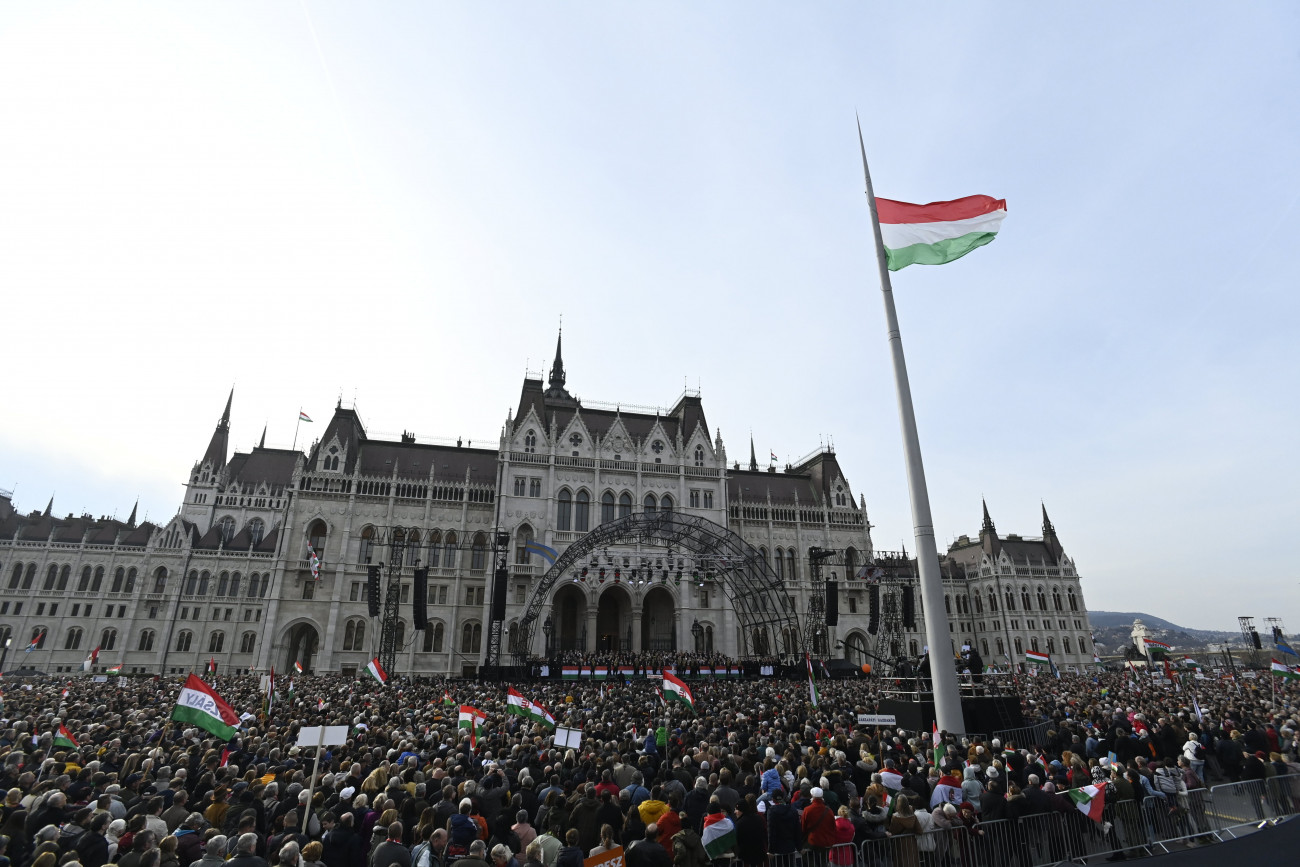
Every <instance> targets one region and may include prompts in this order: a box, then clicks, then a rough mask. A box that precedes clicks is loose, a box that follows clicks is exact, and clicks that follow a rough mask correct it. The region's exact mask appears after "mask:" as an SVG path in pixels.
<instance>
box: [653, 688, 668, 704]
mask: <svg viewBox="0 0 1300 867" xmlns="http://www.w3.org/2000/svg"><path fill="white" fill-rule="evenodd" d="M655 695H657V696H659V703H660V704H661V705H663V706H664V707H668V699H666V698H664V691H663V690H662V689H660V688H659V687H657V686H656V687H655Z"/></svg>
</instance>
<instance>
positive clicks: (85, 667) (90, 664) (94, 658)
mask: <svg viewBox="0 0 1300 867" xmlns="http://www.w3.org/2000/svg"><path fill="white" fill-rule="evenodd" d="M98 661H99V648H98V647H96V648H95V649H94V650H92V651H90V656H87V657H86V661H85V662H83V663H81V670H82V671H90V669H92V668H94V666H95V663H96V662H98Z"/></svg>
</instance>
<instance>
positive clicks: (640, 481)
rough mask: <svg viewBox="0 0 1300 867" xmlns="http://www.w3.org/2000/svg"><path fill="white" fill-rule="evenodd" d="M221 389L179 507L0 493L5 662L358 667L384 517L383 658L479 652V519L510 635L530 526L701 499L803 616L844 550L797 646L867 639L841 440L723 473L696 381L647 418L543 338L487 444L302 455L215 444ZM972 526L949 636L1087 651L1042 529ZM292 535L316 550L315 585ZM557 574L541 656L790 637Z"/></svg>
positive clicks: (340, 416)
mask: <svg viewBox="0 0 1300 867" xmlns="http://www.w3.org/2000/svg"><path fill="white" fill-rule="evenodd" d="M232 398H233V395H232ZM231 403H232V402H231V401H230V400H228V401H227V404H226V408H225V412H224V413H223V415H222V417H221V420H220V422H219V423H218V425H217V428H216V430H215V431H214V434H213V437H212V440H211V442H210V443H209V446H208V449H207V450H206V452H205V453H204V456H203V457H202V458H201V459H200V460H199V461H198V462H197V463H196V464H195V466H194V467H193V469H192V470H191V472H190V475H189V479H188V481H187V484H186V491H185V496H184V500H183V502H182V503H181V506H180V509H179V511H178V513H177V515H176V516H175V517H174V518H172V519H171V520H170V521H168V522H166V523H164V524H160V525H155V524H150V523H147V522H146V523H141V524H137V523H136V520H135V514H134V511H133V512H132V515H131V517H130V518H129V519H128V520H127V521H124V522H123V521H116V520H112V519H108V518H101V519H98V520H95V519H94V518H92V517H91V516H88V515H84V516H81V517H76V516H72V515H69V516H68V517H66V518H56V517H54V516H53V515H52V514H51V512H52V508H47V509H46V510H45V512H44V513H39V512H33V513H31V514H28V515H20V514H18V513H16V512H15V511H14V509H13V507H12V503H11V501H10V498H8V497H6V496H4V495H3V492H0V643H2V639H3V638H4V637H12V638H13V643H12V646H11V647H10V658H9V660H8V662H7V663H6V667H8V668H11V669H12V668H14V667H17V666H18V665H24V664H26V665H31V666H32V667H36V668H39V669H42V670H46V671H50V672H64V671H67V672H72V671H80V670H81V663H82V661H83V660H84V659H85V658H86V656H87V654H88V653H89V651H90V650H91V649H93V648H95V647H99V648H100V655H99V659H98V664H97V668H98V670H104V669H106V668H107V667H109V666H114V665H117V664H119V663H120V664H122V666H123V671H126V672H164V673H168V674H179V673H183V672H187V671H190V670H201V669H202V668H203V667H204V666H205V665H206V664H207V663H208V662H209V661H210V660H212V661H215V662H216V664H217V666H218V668H219V670H223V671H224V670H231V669H250V668H251V669H257V670H265V669H268V668H270V667H272V666H274V667H275V668H276V669H277V670H279V671H286V670H289V669H291V668H292V667H293V664H294V663H295V662H298V663H301V664H302V665H303V666H304V668H307V669H310V670H316V671H338V670H344V671H348V670H359V669H361V668H362V667H364V665H365V663H366V662H367V661H369V660H370V659H371V658H372V657H373V656H375V655H376V653H377V648H378V639H379V635H378V623H377V621H376V620H375V619H372V618H370V617H368V616H367V607H366V576H367V572H366V570H367V567H368V566H369V565H373V564H378V563H380V562H381V561H383V560H384V559H385V554H386V552H387V550H388V549H387V548H386V547H385V546H384V545H383V542H384V540H385V534H386V533H387V532H388V531H389V528H394V527H401V528H403V532H404V533H405V534H406V537H407V539H406V541H407V542H408V545H407V548H406V555H405V557H406V561H407V562H405V563H404V564H403V571H402V575H403V579H402V580H403V585H402V591H401V592H402V622H401V626H400V631H399V641H398V646H399V651H398V655H397V673H425V672H429V673H453V674H464V673H472V672H473V671H474V670H475V669H476V668H477V667H478V666H479V665H480V664H481V662H482V660H483V655H484V653H485V649H486V646H487V630H488V619H489V606H490V603H491V599H490V596H491V592H492V589H491V584H492V582H491V580H490V578H491V576H492V572H493V567H494V563H493V557H494V553H493V538H494V530H495V529H499V531H500V532H501V533H503V534H506V535H508V538H509V544H508V545H507V546H506V549H505V551H504V552H503V553H502V555H501V556H503V558H504V560H505V562H506V566H507V568H508V572H509V578H508V581H507V590H506V593H507V598H506V624H507V625H506V632H505V638H504V640H503V651H508V650H509V648H510V646H511V642H512V641H513V640H514V637H515V636H517V632H516V631H515V624H516V622H517V621H518V619H519V617H521V616H522V614H523V612H524V610H525V608H526V607H527V603H528V601H529V599H530V596H531V594H532V593H533V592H534V589H535V587H536V582H537V579H538V578H539V577H540V576H541V575H542V574H543V573H544V572H545V571H546V568H547V566H546V563H545V561H543V560H542V559H541V558H540V557H539V556H538V555H536V554H532V553H529V552H528V550H527V549H526V546H527V544H528V542H529V540H537V541H539V542H542V543H544V544H545V545H547V546H550V547H551V548H554V549H556V550H559V551H563V550H564V549H565V548H566V547H567V546H568V545H570V544H572V543H573V542H575V541H576V540H577V539H578V538H580V537H581V536H582V534H584V533H585V532H587V531H589V530H591V529H593V528H594V527H596V526H597V525H599V524H601V523H604V522H606V521H609V520H613V519H615V518H618V517H621V516H622V515H625V514H628V513H629V512H631V511H640V510H652V509H653V510H662V509H674V510H681V511H683V512H687V513H690V514H694V515H699V516H702V517H705V518H707V519H709V520H711V521H713V522H715V523H717V524H720V525H723V526H726V527H727V528H729V529H730V530H731V531H733V532H734V533H736V534H738V535H739V536H741V537H742V538H743V539H744V540H745V541H746V542H748V543H750V544H751V545H753V546H754V547H755V548H757V549H758V550H759V551H760V552H761V554H762V555H763V556H764V557H765V558H766V559H767V560H768V562H769V563H770V564H771V566H772V568H773V570H774V571H775V572H776V574H777V575H778V576H779V577H780V578H782V580H783V581H784V582H785V585H786V592H787V594H788V595H789V596H790V597H791V599H792V600H793V602H794V605H795V607H796V610H797V611H798V612H799V615H800V617H801V618H803V617H804V615H805V614H806V613H807V612H808V610H809V607H810V604H811V598H812V596H813V595H814V588H813V586H812V581H811V573H810V568H809V561H808V550H809V548H810V547H814V546H816V547H821V548H830V549H835V550H837V551H840V552H843V554H842V556H841V558H840V559H839V560H838V562H839V563H840V564H841V565H839V566H831V567H826V568H825V569H824V571H823V575H822V577H823V578H829V579H837V580H838V581H839V586H840V588H841V594H840V600H841V601H840V621H839V625H838V626H837V627H835V628H832V629H831V630H829V633H828V634H827V635H826V636H825V638H824V639H819V643H821V644H822V646H821V647H818V648H814V649H815V650H818V651H820V652H822V653H825V654H828V655H833V656H841V655H842V656H846V657H849V658H853V659H854V661H865V658H863V659H858V658H857V657H858V656H859V655H860V654H859V650H858V649H859V648H862V647H869V646H872V644H871V642H869V641H868V640H867V637H868V628H867V626H868V611H867V591H866V588H867V584H866V582H865V581H863V580H861V579H860V578H859V575H861V574H862V573H863V572H864V571H865V570H864V568H863V567H865V566H866V565H868V564H870V563H871V560H872V557H873V548H872V542H871V527H870V523H869V521H868V520H867V513H866V508H865V500H864V498H862V497H860V496H859V497H857V498H856V499H855V496H854V494H853V492H852V489H851V488H850V486H849V483H848V481H847V479H845V477H844V474H843V472H842V471H841V470H840V467H839V463H838V461H837V459H836V456H835V452H834V450H833V449H831V448H819V449H817V450H816V451H814V452H813V453H812V454H810V455H809V456H807V457H806V458H804V459H802V460H800V461H798V462H796V463H794V464H790V465H787V466H785V467H784V468H782V469H779V470H778V469H777V468H776V467H775V466H774V465H773V466H760V464H759V462H758V461H757V459H756V456H755V454H754V450H753V443H752V442H751V443H750V459H749V461H748V465H747V466H745V467H742V466H741V464H740V462H738V461H733V462H731V465H730V466H728V458H727V452H726V448H725V446H724V444H723V440H722V436H721V432H720V431H712V432H711V431H710V428H709V426H708V424H707V422H706V420H705V415H704V409H703V404H702V401H701V399H700V396H699V395H698V394H697V393H693V392H689V391H688V392H686V393H684V394H683V395H682V396H681V397H680V398H679V399H678V400H677V401H676V402H675V403H674V404H673V405H672V406H671V407H669V408H665V409H662V410H649V411H646V410H643V409H640V408H633V407H619V406H603V405H597V404H592V403H583V402H581V401H579V400H578V399H576V398H574V397H573V396H571V395H570V394H569V393H568V391H567V390H566V388H565V372H564V367H563V363H562V360H561V355H560V347H559V346H558V345H557V348H556V359H555V365H554V366H553V368H552V370H551V374H550V378H549V381H548V382H547V383H546V384H543V382H542V380H541V379H540V378H537V379H534V378H525V380H524V383H523V388H522V391H521V394H520V400H519V404H518V406H517V407H516V409H515V410H514V411H513V412H511V413H510V414H509V416H508V417H507V419H506V422H505V424H504V425H503V427H502V432H501V437H500V441H499V442H498V443H497V444H496V447H495V448H491V449H485V448H471V447H469V446H462V445H461V444H460V443H457V444H456V445H433V444H428V443H420V442H417V441H416V438H415V437H414V436H413V435H409V434H404V435H403V436H402V438H401V439H400V440H399V441H396V442H393V441H382V440H374V439H370V438H369V437H368V436H367V435H366V431H365V427H364V425H363V423H362V421H361V418H360V417H359V416H358V414H357V413H356V412H355V410H353V409H346V408H344V407H342V406H341V405H340V406H338V407H336V409H335V411H334V415H333V417H332V418H331V419H330V420H329V422H328V423H327V424H326V425H325V428H324V432H323V434H322V435H321V437H320V439H319V440H318V441H317V442H316V443H314V444H313V445H312V447H311V448H310V449H309V450H308V451H306V452H305V453H304V452H298V451H291V450H283V449H268V448H265V447H264V446H258V447H257V448H255V449H253V450H252V451H251V452H249V453H246V454H245V453H236V454H234V455H233V456H228V434H229V428H230V413H231ZM772 463H773V464H774V463H775V461H773V462H772ZM1044 520H1045V522H1046V517H1044ZM986 525H987V526H986V531H987V532H984V531H982V532H981V535H980V541H979V542H978V543H977V542H971V541H970V540H968V539H966V537H962V540H959V542H958V543H956V544H954V546H953V547H952V548H951V549H950V550H949V552H948V555H947V557H946V558H945V561H944V572H945V581H946V586H947V588H948V589H949V591H950V592H949V594H948V595H949V600H950V602H949V604H950V605H952V606H953V608H952V611H953V614H952V630H953V646H954V649H955V648H957V647H959V646H960V644H962V643H970V642H979V643H981V644H983V643H985V642H987V644H988V647H987V651H986V653H985V658H986V660H987V661H989V662H991V663H992V662H995V661H998V660H999V659H1000V657H999V656H998V652H997V651H998V644H997V642H1004V646H1005V647H1010V648H1014V647H1015V642H1016V641H1019V642H1021V643H1022V644H1023V646H1024V647H1032V646H1033V643H1034V642H1036V641H1037V642H1040V644H1039V647H1040V648H1041V649H1048V648H1049V647H1056V650H1055V651H1054V656H1055V657H1056V658H1059V659H1061V660H1062V662H1063V663H1066V664H1069V663H1081V662H1090V661H1091V658H1092V657H1091V646H1090V645H1088V646H1087V647H1085V646H1084V644H1083V639H1084V637H1086V636H1087V635H1088V634H1089V630H1088V624H1087V612H1086V610H1085V609H1084V607H1083V597H1082V592H1081V591H1080V589H1079V583H1078V576H1077V574H1076V573H1075V571H1074V564H1073V562H1072V561H1070V560H1069V558H1067V557H1065V556H1064V554H1063V552H1062V551H1061V550H1060V545H1059V542H1057V541H1056V537H1055V532H1054V530H1053V531H1051V532H1050V533H1047V532H1046V531H1045V536H1044V539H1043V540H1041V541H1033V542H1031V541H1027V540H1022V539H1019V538H1017V537H1015V536H1008V537H1006V538H1005V539H999V538H998V537H997V536H996V533H994V532H993V531H992V525H991V522H988V521H986ZM1045 527H1046V528H1050V524H1046V523H1045ZM309 546H310V549H311V550H314V551H315V552H316V553H317V554H318V555H319V556H320V558H321V561H322V566H321V569H320V578H319V580H315V579H313V577H312V574H311V564H310V561H309V554H308V550H309ZM664 553H665V552H662V551H659V552H653V551H642V550H639V549H637V548H636V547H635V546H628V547H626V548H625V549H618V550H610V551H605V552H602V556H603V557H604V558H605V559H606V560H608V562H609V563H610V564H611V570H612V568H613V564H623V565H625V566H626V567H632V568H635V564H637V563H642V564H648V563H650V562H652V561H653V560H654V559H655V558H662V556H663V554H664ZM681 553H682V554H683V555H684V556H685V557H689V552H681ZM417 560H418V561H419V563H420V565H422V566H425V567H427V568H428V569H429V579H428V605H427V615H428V619H429V628H428V629H427V630H424V631H423V632H416V631H415V630H413V629H412V626H411V624H412V620H411V611H412V609H411V586H410V582H411V577H412V571H413V569H414V568H415V564H416V561H417ZM680 565H681V564H679V566H680ZM656 566H657V567H658V566H659V564H658V563H656ZM643 568H644V567H643ZM688 569H689V567H688ZM552 589H553V593H552V596H551V599H549V600H547V601H546V603H545V604H546V607H545V611H546V612H547V614H548V615H549V616H550V617H551V619H552V622H553V625H554V635H553V638H552V641H553V645H552V647H553V649H586V650H596V649H641V650H670V649H682V650H687V649H691V648H693V647H696V646H700V647H701V649H712V650H715V651H717V652H720V653H724V654H728V655H736V654H739V653H740V652H742V648H744V647H745V646H748V647H749V648H751V650H752V651H766V652H767V653H769V654H778V653H781V652H783V651H789V650H793V649H794V648H795V646H796V645H797V640H798V639H797V637H796V636H791V635H771V636H766V635H764V636H741V635H740V634H739V625H738V623H737V621H736V617H735V614H734V612H733V610H732V609H731V606H730V605H729V603H728V600H727V599H726V597H725V594H724V593H723V592H722V588H721V587H720V586H719V585H717V584H713V585H708V586H699V585H697V584H695V583H694V582H692V581H690V580H686V581H684V582H682V581H660V582H658V583H653V582H647V581H644V580H643V581H640V582H636V581H627V580H624V581H620V582H617V583H615V582H606V583H603V584H601V583H597V582H594V581H593V582H586V583H574V582H561V583H559V584H557V585H556V586H555V587H554V588H552ZM1013 590H1014V594H1020V593H1021V591H1022V590H1024V591H1026V592H1028V593H1029V598H1030V601H1031V603H1032V602H1038V601H1039V600H1040V599H1042V600H1049V599H1050V600H1051V603H1047V602H1044V604H1050V605H1052V606H1055V607H1049V609H1048V610H1046V611H1043V612H1041V613H1040V611H1039V609H1038V606H1036V605H1031V606H1030V607H1031V608H1033V609H1034V610H1033V614H1032V615H1031V614H1030V613H1029V611H1026V610H1024V609H1023V607H1022V605H1021V599H1020V598H1019V597H1017V598H1016V600H1015V602H1016V613H1014V614H1013V613H1011V612H1007V614H1006V616H1005V617H1004V616H1001V613H1002V612H1003V610H1004V607H1005V603H1003V604H1000V605H998V606H997V607H996V608H993V609H988V608H987V606H989V605H992V604H993V603H992V602H988V603H986V602H985V600H986V599H989V594H990V593H992V594H993V596H994V597H995V598H996V599H997V600H999V601H1001V600H1002V599H1003V598H1004V596H1005V594H1006V593H1008V592H1012V591H1013ZM1043 594H1046V595H1043ZM1058 600H1059V601H1058ZM918 601H919V594H918ZM1061 605H1064V606H1065V608H1061V607H1060V606H1061ZM1075 606H1077V610H1076V608H1075ZM968 611H969V614H968V613H966V612H968ZM1008 618H1010V619H1008ZM1058 621H1060V622H1062V623H1067V624H1069V626H1068V628H1067V627H1060V628H1058V626H1057V622H1058ZM697 622H698V623H699V625H700V633H701V634H700V637H699V639H697V638H696V637H695V634H694V633H693V631H692V626H693V625H694V624H695V623H697ZM921 622H922V619H921V614H920V612H919V611H918V614H917V623H918V624H920V623H921ZM1049 626H1050V628H1049ZM42 633H43V637H42V638H40V640H39V641H38V647H37V649H36V650H34V651H33V652H32V653H30V654H24V653H23V648H24V647H25V646H26V645H27V644H28V643H29V642H30V641H32V640H33V638H34V637H36V636H37V635H40V634H42ZM745 639H748V640H745ZM905 640H906V641H907V642H908V645H909V647H908V649H910V650H913V651H915V649H916V645H917V643H918V642H919V643H920V644H924V643H925V642H924V639H922V638H921V637H920V636H918V635H916V634H914V633H913V634H908V635H906V636H905ZM697 641H698V645H697ZM1049 642H1050V643H1051V644H1049ZM1066 642H1069V643H1068V644H1066ZM1058 643H1059V644H1058ZM542 644H543V639H542V638H541V637H540V635H538V636H537V638H536V639H535V641H534V647H533V648H532V650H533V651H534V652H536V653H540V652H542V651H543V646H542ZM1016 654H1019V658H1023V654H1022V653H1020V652H1019V651H1014V652H1013V656H1014V655H1016ZM1017 661H1018V659H1017Z"/></svg>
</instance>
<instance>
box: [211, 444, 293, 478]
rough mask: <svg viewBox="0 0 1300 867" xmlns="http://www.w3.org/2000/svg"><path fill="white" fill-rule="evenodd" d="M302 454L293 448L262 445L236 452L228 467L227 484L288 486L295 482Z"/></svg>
mask: <svg viewBox="0 0 1300 867" xmlns="http://www.w3.org/2000/svg"><path fill="white" fill-rule="evenodd" d="M301 456H302V453H301V452H298V451H294V450H292V449H265V448H260V447H259V448H255V449H253V451H252V452H250V453H247V454H245V453H242V452H236V453H235V456H234V457H233V458H231V459H230V464H229V465H228V466H227V469H226V474H225V480H226V484H230V483H232V482H239V486H240V487H241V488H244V487H245V486H249V487H253V486H256V485H258V484H260V483H262V482H266V483H267V484H268V485H270V486H272V487H283V488H287V487H288V486H289V485H290V484H291V483H292V482H293V471H294V469H295V468H296V467H297V464H298V459H299V458H300V457H301Z"/></svg>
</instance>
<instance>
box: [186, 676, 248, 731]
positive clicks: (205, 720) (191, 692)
mask: <svg viewBox="0 0 1300 867" xmlns="http://www.w3.org/2000/svg"><path fill="white" fill-rule="evenodd" d="M172 719H174V720H179V721H180V722H187V723H191V724H193V725H196V726H198V727H199V728H201V729H203V730H204V731H206V732H210V733H212V734H214V735H216V736H217V737H219V738H221V739H222V740H223V741H228V740H230V739H231V738H232V737H234V734H235V732H236V730H237V729H238V727H239V715H238V714H236V713H235V709H234V708H232V707H231V706H230V705H228V704H226V702H225V701H224V700H223V699H222V698H221V696H219V695H217V691H216V690H215V689H213V688H212V687H210V686H208V685H207V684H206V683H204V682H203V680H202V679H201V678H200V677H199V676H198V675H197V674H191V675H190V676H189V677H188V678H186V680H185V683H184V685H182V686H181V694H180V695H179V696H177V698H176V707H174V708H172Z"/></svg>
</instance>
